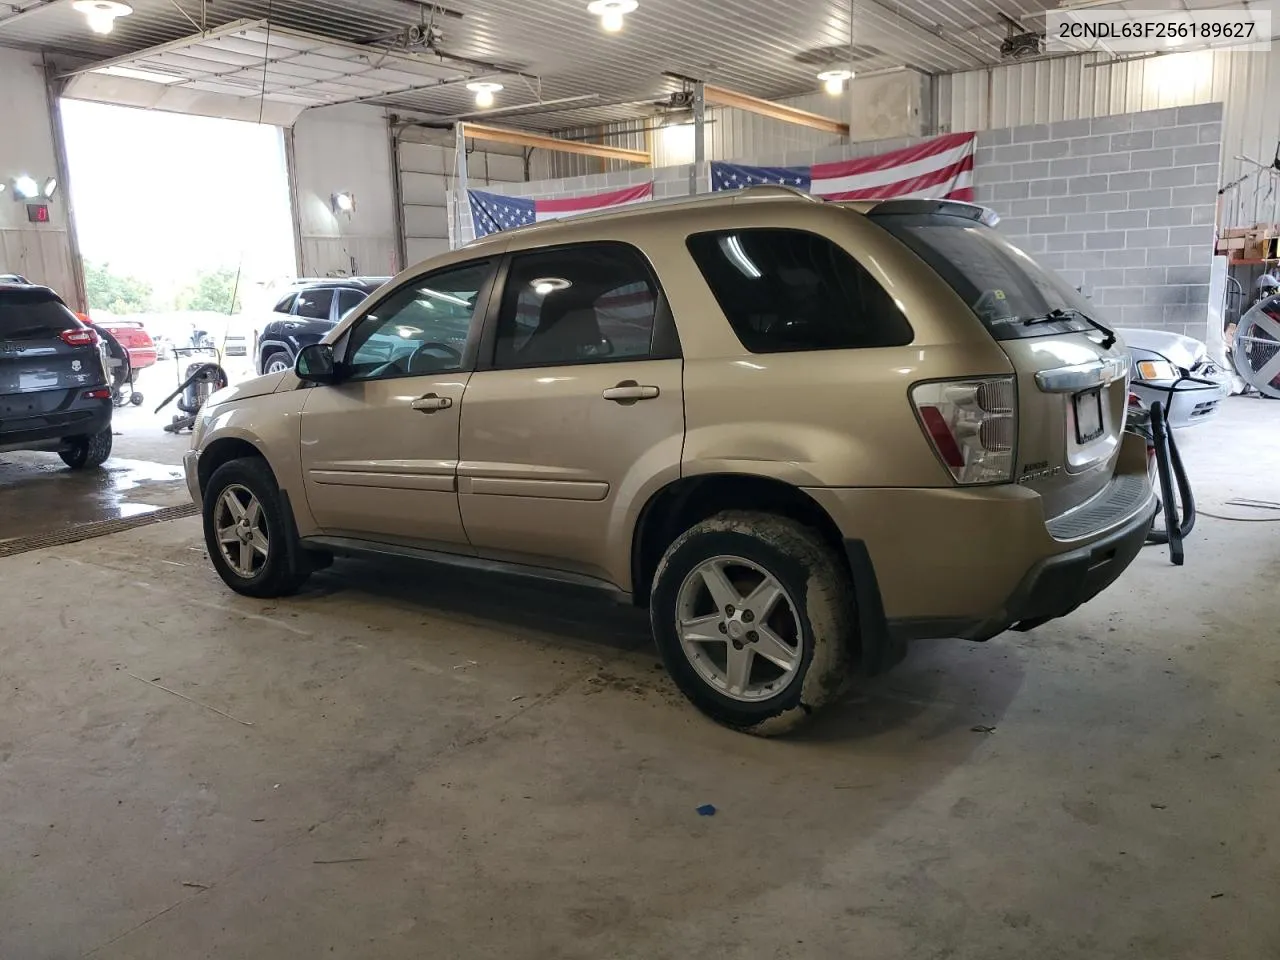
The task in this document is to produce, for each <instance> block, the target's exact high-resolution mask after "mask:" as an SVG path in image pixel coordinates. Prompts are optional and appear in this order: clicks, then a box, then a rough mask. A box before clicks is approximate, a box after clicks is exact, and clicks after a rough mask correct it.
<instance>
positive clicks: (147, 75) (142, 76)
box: [90, 66, 184, 83]
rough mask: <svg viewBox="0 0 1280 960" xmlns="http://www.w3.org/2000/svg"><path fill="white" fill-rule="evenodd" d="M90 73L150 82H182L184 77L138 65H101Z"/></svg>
mask: <svg viewBox="0 0 1280 960" xmlns="http://www.w3.org/2000/svg"><path fill="white" fill-rule="evenodd" d="M90 73H101V74H104V75H105V76H108V77H127V78H128V79H130V80H146V81H148V82H150V83H181V82H182V81H183V79H184V78H183V77H179V76H177V75H175V74H172V73H160V72H158V71H155V70H139V69H138V68H137V67H119V66H112V67H100V68H98V69H97V70H91V71H90Z"/></svg>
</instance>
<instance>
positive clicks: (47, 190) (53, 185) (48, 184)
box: [44, 177, 58, 199]
mask: <svg viewBox="0 0 1280 960" xmlns="http://www.w3.org/2000/svg"><path fill="white" fill-rule="evenodd" d="M57 189H58V178H57V177H50V178H49V179H48V180H46V181H45V182H44V195H45V199H48V198H49V197H52V196H53V192H54V191H55V190H57Z"/></svg>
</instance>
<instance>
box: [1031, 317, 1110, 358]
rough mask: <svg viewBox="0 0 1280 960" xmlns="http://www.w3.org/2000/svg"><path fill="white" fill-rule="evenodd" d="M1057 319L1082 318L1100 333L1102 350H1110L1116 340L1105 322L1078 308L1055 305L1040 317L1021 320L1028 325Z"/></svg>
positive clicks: (1051, 321)
mask: <svg viewBox="0 0 1280 960" xmlns="http://www.w3.org/2000/svg"><path fill="white" fill-rule="evenodd" d="M1058 320H1083V321H1084V322H1085V323H1087V324H1088V325H1089V326H1091V327H1093V329H1095V330H1097V331H1098V332H1099V333H1101V334H1102V349H1103V350H1110V349H1111V346H1112V344H1114V343H1115V342H1116V334H1115V331H1114V330H1112V329H1111V328H1110V327H1108V326H1107V325H1106V324H1105V323H1101V322H1099V321H1097V320H1095V319H1093V317H1091V316H1089V315H1088V314H1087V313H1081V312H1080V311H1079V310H1075V309H1067V310H1063V309H1062V308H1061V307H1055V308H1054V309H1052V310H1050V311H1049V312H1048V313H1046V314H1045V315H1044V316H1042V317H1028V318H1027V319H1026V320H1023V321H1022V325H1023V326H1025V327H1029V326H1031V325H1032V324H1033V323H1053V322H1055V321H1058Z"/></svg>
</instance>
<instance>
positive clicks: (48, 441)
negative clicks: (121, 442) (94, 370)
mask: <svg viewBox="0 0 1280 960" xmlns="http://www.w3.org/2000/svg"><path fill="white" fill-rule="evenodd" d="M90 389H92V388H90ZM110 426H111V400H110V399H109V398H107V399H101V400H84V399H80V400H76V401H75V402H74V403H73V404H72V405H71V406H70V407H69V408H68V409H65V410H55V411H51V412H49V413H45V414H42V415H40V416H28V417H7V418H5V419H3V420H0V451H8V450H59V449H61V448H62V445H63V443H64V441H65V440H67V439H68V438H70V437H84V436H90V435H92V434H95V433H98V432H99V431H101V430H105V429H107V428H109V427H110Z"/></svg>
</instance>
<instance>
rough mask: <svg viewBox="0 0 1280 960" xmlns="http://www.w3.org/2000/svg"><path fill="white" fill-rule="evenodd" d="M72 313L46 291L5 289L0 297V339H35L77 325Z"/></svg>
mask: <svg viewBox="0 0 1280 960" xmlns="http://www.w3.org/2000/svg"><path fill="white" fill-rule="evenodd" d="M80 325H81V324H80V321H79V320H77V319H76V317H75V314H73V313H72V312H71V311H70V310H68V309H67V308H66V307H65V306H63V305H62V304H61V303H59V302H58V301H57V300H51V299H49V294H48V293H47V292H44V293H38V292H35V291H32V292H30V293H28V292H26V291H23V292H9V293H6V294H5V295H4V296H3V297H0V339H5V340H36V339H41V338H44V337H51V336H56V335H57V334H59V333H61V332H62V331H63V330H67V329H70V328H72V327H78V326H80Z"/></svg>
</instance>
